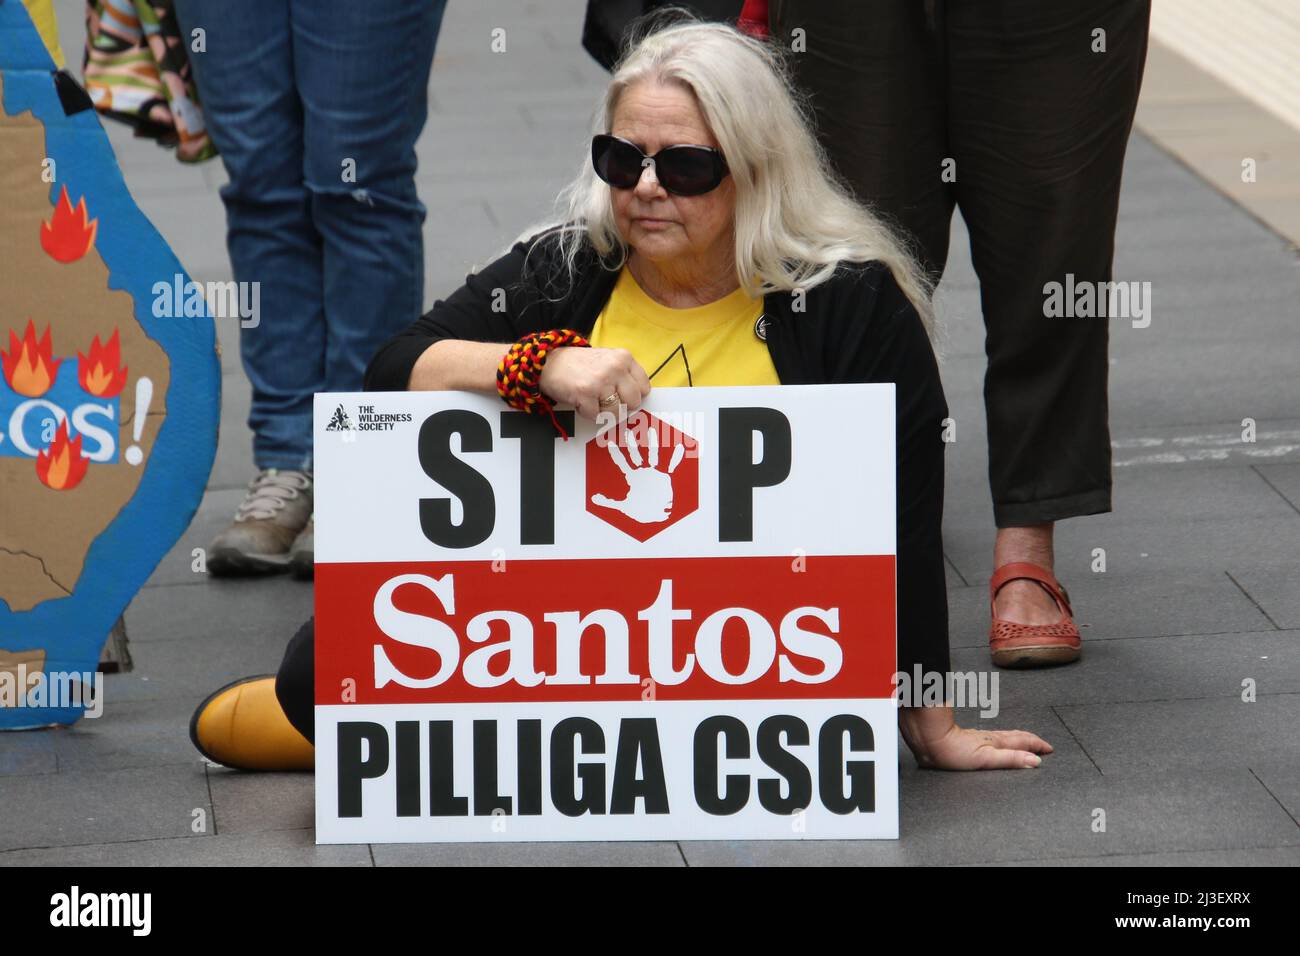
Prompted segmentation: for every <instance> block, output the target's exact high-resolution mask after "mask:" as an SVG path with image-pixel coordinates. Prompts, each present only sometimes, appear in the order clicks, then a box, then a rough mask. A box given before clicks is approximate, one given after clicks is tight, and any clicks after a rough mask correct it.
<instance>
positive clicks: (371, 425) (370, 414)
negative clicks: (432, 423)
mask: <svg viewBox="0 0 1300 956" xmlns="http://www.w3.org/2000/svg"><path fill="white" fill-rule="evenodd" d="M409 421H411V413H410V412H377V411H375V406H373V405H358V406H357V411H356V422H355V424H354V423H353V419H352V416H350V415H349V414H348V410H347V409H346V408H344V407H343V405H342V404H341V403H340V404H339V405H338V407H336V408H335V409H334V414H333V416H332V417H331V418H330V420H329V424H328V425H326V426H325V430H326V431H327V432H391V431H392V430H393V426H394V425H397V424H400V423H402V422H409Z"/></svg>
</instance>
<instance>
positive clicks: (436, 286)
mask: <svg viewBox="0 0 1300 956" xmlns="http://www.w3.org/2000/svg"><path fill="white" fill-rule="evenodd" d="M58 6H59V12H60V17H61V21H62V25H63V41H64V44H65V46H66V48H67V49H68V50H69V51H71V52H72V57H71V58H72V59H73V60H74V61H78V62H79V59H80V57H79V55H78V54H77V50H78V45H79V43H80V41H81V36H82V34H81V28H80V25H79V23H78V17H79V15H80V10H81V4H80V2H79V0H59V3H58ZM583 6H584V4H583V3H582V2H581V0H548V2H547V3H544V4H543V3H538V2H522V0H517V2H505V0H490V2H486V0H475V2H473V3H463V2H459V0H452V2H451V4H450V5H449V8H448V12H447V18H446V21H445V24H444V27H443V31H442V37H441V41H440V45H439V50H438V54H437V58H436V61H435V66H434V70H433V78H432V85H431V90H432V99H431V113H430V117H429V123H428V127H427V129H426V131H425V133H424V136H423V137H422V138H421V141H420V163H421V165H420V171H419V177H418V178H419V183H420V188H421V192H422V196H423V198H424V201H425V202H426V204H427V205H428V207H429V218H428V224H427V227H426V258H427V290H426V293H427V295H426V298H427V300H428V301H432V299H433V298H434V297H438V296H442V295H445V294H447V293H448V292H450V291H452V290H453V289H455V288H456V287H457V286H458V285H459V284H460V283H461V282H462V281H463V279H464V276H465V273H466V272H467V271H468V270H469V269H470V268H471V267H472V266H474V265H475V264H480V263H483V262H486V261H488V260H489V259H490V258H492V257H493V256H494V255H495V254H496V252H497V251H498V250H500V249H501V248H502V247H504V246H505V245H506V244H507V243H508V242H509V241H510V240H512V239H513V238H514V237H515V236H516V235H518V234H519V233H520V232H521V231H523V229H524V228H525V227H526V226H527V225H529V224H530V223H532V222H534V221H535V220H537V219H538V218H539V217H540V216H542V215H543V214H544V212H545V211H546V208H547V203H548V201H549V199H550V198H551V197H552V196H553V195H554V193H555V192H556V191H557V190H558V189H559V188H560V187H561V186H562V185H563V183H564V182H565V181H567V179H568V178H569V176H570V175H571V174H572V173H573V172H574V171H575V170H576V168H577V166H578V164H579V163H581V162H582V161H583V159H584V155H585V152H584V149H585V147H584V143H585V138H586V136H587V135H588V130H589V127H588V123H589V118H590V115H591V113H592V110H593V107H594V105H595V102H596V98H597V96H598V94H599V91H600V90H601V88H602V83H603V79H604V74H603V72H602V71H601V70H600V69H599V68H598V67H596V65H595V64H594V63H592V62H591V61H590V59H589V58H588V57H587V56H586V54H585V53H584V52H583V51H582V50H581V49H580V47H579V45H578V37H579V33H580V25H581V14H582V8H583ZM494 27H504V28H505V29H506V31H507V37H508V46H507V52H506V53H504V54H495V53H492V52H491V51H490V48H489V38H490V37H489V31H490V30H491V29H492V28H494ZM109 132H110V135H111V137H112V139H113V142H114V146H115V148H116V150H117V154H118V158H119V161H120V163H121V165H122V168H123V172H124V174H125V176H126V180H127V182H128V184H129V186H130V187H131V190H132V192H133V194H134V195H135V197H136V200H137V202H138V203H139V204H140V205H141V207H142V208H143V209H144V211H145V212H146V214H148V215H149V217H150V218H151V219H152V220H153V222H154V223H155V224H156V225H157V227H158V228H159V230H160V231H161V232H162V234H163V235H164V236H165V237H166V239H167V240H168V241H169V242H170V243H171V245H172V248H173V249H174V250H175V251H176V253H177V254H178V256H179V257H180V259H181V260H182V262H184V263H185V265H186V266H187V268H188V269H189V270H190V271H191V273H193V275H194V276H195V277H196V278H198V279H201V280H207V279H222V278H228V277H229V275H230V270H229V263H228V261H227V259H226V254H225V249H224V215H223V212H222V208H221V203H220V200H219V198H218V196H217V194H216V191H215V189H216V187H217V186H218V185H219V184H220V181H221V178H222V177H221V175H220V172H219V169H218V167H217V166H216V165H215V164H209V165H208V166H206V167H202V168H197V169H195V168H187V167H183V166H180V165H179V164H177V163H176V162H175V160H174V159H173V158H172V156H171V155H170V154H169V153H167V152H164V151H162V150H159V149H157V148H155V147H154V146H152V145H151V144H149V143H146V142H142V141H137V140H133V139H132V138H131V136H130V135H129V133H128V132H127V131H125V130H124V129H122V128H120V127H117V126H110V128H109ZM1225 135H1230V134H1225ZM954 229H955V234H954V241H953V245H952V249H953V253H952V259H951V261H950V263H949V269H948V273H947V276H946V278H945V280H944V282H943V285H942V287H941V289H940V295H939V312H940V316H941V325H942V333H943V352H944V354H943V374H944V380H945V385H946V388H947V391H948V398H949V403H950V406H951V408H952V409H953V414H954V417H955V418H956V422H957V440H956V441H955V443H954V444H953V445H952V446H951V448H950V453H949V459H948V465H949V476H948V488H949V496H948V504H947V514H946V521H945V525H946V526H945V536H946V549H947V553H948V557H949V561H950V572H951V573H950V576H949V586H950V595H949V596H950V601H951V605H952V645H953V648H954V651H953V660H954V666H955V667H957V668H959V669H979V670H985V669H988V668H989V666H990V665H989V661H988V653H987V632H988V603H987V590H986V583H987V580H988V577H989V575H990V572H991V567H990V560H991V549H992V540H993V527H992V509H991V505H990V503H989V500H988V490H987V485H986V473H985V469H986V464H987V462H986V456H985V431H984V420H983V410H982V404H981V378H982V375H983V369H984V357H983V350H982V326H981V323H980V314H979V296H978V288H977V285H976V282H975V277H974V274H973V271H972V268H971V265H970V261H969V257H968V255H967V253H966V236H965V232H964V229H963V228H962V226H961V224H960V222H958V223H957V224H956V225H955V227H954ZM1116 272H1117V274H1116V278H1117V279H1122V280H1133V281H1139V282H1150V283H1151V289H1152V312H1151V322H1150V325H1149V327H1146V328H1134V327H1133V326H1132V324H1131V323H1129V322H1127V321H1123V320H1111V322H1112V324H1111V331H1112V343H1113V344H1112V359H1111V403H1112V405H1111V407H1112V421H1113V426H1114V439H1115V444H1116V447H1115V465H1116V467H1115V480H1116V493H1115V510H1114V513H1112V514H1109V515H1105V516H1098V517H1095V518H1088V519H1078V520H1075V521H1070V522H1066V523H1064V524H1063V525H1062V526H1061V527H1060V529H1059V534H1058V545H1057V554H1058V573H1059V575H1060V576H1061V577H1062V579H1063V580H1064V581H1065V582H1066V583H1067V584H1068V586H1069V587H1070V589H1071V592H1072V595H1073V597H1074V598H1075V601H1076V603H1077V610H1078V614H1079V622H1080V624H1081V625H1082V627H1083V629H1084V630H1083V633H1084V639H1085V645H1086V646H1085V654H1084V659H1083V661H1082V663H1081V664H1078V665H1075V666H1072V667H1069V668H1065V669H1059V670H1052V671H1043V672H1029V673H1021V672H1001V673H1000V681H1001V699H1002V711H1001V713H1000V714H999V715H998V717H997V718H995V719H993V720H989V721H980V720H979V718H978V717H977V716H976V715H975V714H974V713H973V712H965V713H963V714H961V715H960V718H959V719H961V720H963V721H969V722H971V723H982V724H986V725H989V726H991V727H993V728H1010V727H1023V728H1027V729H1031V730H1034V731H1036V732H1038V733H1039V734H1041V735H1042V736H1044V737H1046V738H1047V739H1048V740H1050V741H1051V742H1052V743H1053V744H1054V745H1055V746H1056V753H1055V754H1054V755H1053V756H1051V757H1049V758H1048V759H1047V760H1046V761H1045V762H1044V764H1043V766H1042V767H1041V768H1040V769H1038V770H1036V771H1033V772H1019V773H1008V772H1000V773H974V774H942V773H929V772H921V771H918V770H917V769H916V768H915V766H914V764H913V762H912V760H911V757H910V755H906V753H905V749H904V757H903V759H902V764H901V774H902V839H901V840H900V841H898V842H896V843H895V842H889V843H803V844H795V843H766V844H758V843H729V844H715V843H708V844H701V843H681V844H624V845H608V844H587V845H516V846H511V845H492V846H479V845H470V846H446V845H430V846H402V847H391V846H390V847H384V846H375V847H373V848H367V847H320V848H317V847H315V846H313V845H312V834H311V825H312V811H311V778H310V776H309V775H301V774H299V775H292V774H291V775H242V774H236V773H232V772H229V771H226V770H222V769H218V768H214V767H210V766H206V765H205V764H204V762H203V761H202V760H201V759H200V758H199V757H198V755H197V754H196V753H195V752H194V751H193V749H192V748H191V746H190V744H189V741H188V737H187V729H186V724H187V720H188V717H189V714H190V711H191V710H192V708H193V706H194V704H195V703H196V702H197V701H198V700H199V699H200V698H201V697H203V696H204V695H205V694H206V693H208V692H209V691H210V690H212V689H213V688H215V687H217V686H219V685H221V684H222V683H225V682H227V681H229V680H232V679H234V678H236V677H239V676H243V675H246V674H250V673H258V672H269V671H272V670H274V669H275V667H276V665H277V664H278V662H279V659H280V655H281V653H282V651H283V648H284V644H285V642H286V641H287V639H288V638H289V636H290V635H291V634H292V632H293V630H294V628H295V627H296V626H297V625H298V624H299V623H300V622H301V621H302V620H303V619H304V618H305V617H306V616H307V615H308V614H309V613H310V609H311V600H312V599H311V585H310V584H303V583H300V582H296V581H293V580H290V579H288V578H282V579H272V580H260V581H252V582H240V581H235V582H229V581H215V580H211V579H209V578H208V577H207V576H206V575H204V574H202V573H196V572H195V571H194V570H193V568H192V560H193V558H192V553H193V549H195V548H202V547H205V546H206V545H207V544H208V542H209V541H210V539H211V537H212V535H213V534H214V533H215V531H216V530H217V529H218V528H219V527H221V526H222V524H223V523H224V522H225V521H226V520H228V518H229V516H230V514H231V512H232V509H233V507H234V505H235V504H236V502H237V501H238V500H239V497H240V489H241V488H242V487H243V485H244V484H245V482H246V481H247V480H248V478H249V476H250V474H251V456H250V441H251V436H250V433H249V431H248V428H247V426H246V425H245V421H244V420H245V417H246V415H247V410H248V385H247V381H246V379H245V378H244V376H243V373H242V371H241V369H240V367H239V362H238V349H237V341H236V332H237V329H236V328H235V326H234V323H233V321H232V320H222V322H221V338H222V341H223V343H224V345H225V355H224V358H223V369H224V373H225V374H224V376H223V388H224V391H223V399H222V404H223V408H222V411H223V423H222V427H221V438H220V451H219V455H218V461H217V464H216V467H215V468H214V471H213V473H212V476H211V481H210V485H209V490H208V493H207V495H206V497H205V499H204V501H203V505H202V507H201V509H200V511H199V513H198V515H197V516H196V518H195V520H194V522H193V524H192V525H191V526H190V528H189V530H188V531H187V532H186V533H185V534H184V536H183V537H182V539H181V540H180V542H178V544H177V545H176V547H175V548H174V549H173V551H172V552H171V553H170V554H169V555H168V556H167V557H166V558H165V559H164V561H163V562H162V564H161V565H160V566H159V568H158V570H157V572H156V573H155V574H154V576H153V578H152V580H151V581H150V582H149V585H148V586H147V587H146V588H145V589H144V590H143V591H142V592H141V594H140V595H139V596H138V597H137V598H136V600H135V601H134V603H133V604H132V605H131V607H130V609H129V610H128V612H127V615H126V620H127V625H128V630H129V634H130V639H131V646H132V650H133V653H134V656H135V662H136V666H135V669H134V671H133V672H131V673H130V674H126V675H121V676H116V677H110V678H109V679H108V687H107V698H106V699H107V705H106V706H107V712H106V715H105V716H104V717H103V718H102V719H100V720H94V721H83V722H81V723H80V724H79V725H77V726H75V727H73V728H71V729H66V730H56V731H45V732H37V733H29V734H10V735H5V736H4V737H3V738H0V806H3V808H4V813H3V814H0V865H6V864H9V865H13V864H59V863H62V864H92V863H93V864H110V865H148V864H160V863H186V864H224V863H256V864H276V863H292V864H341V865H342V864H360V865H374V864H377V865H386V864H394V865H397V864H434V863H457V864H496V863H520V864H535V863H541V864H624V865H635V866H650V865H668V866H672V865H683V864H729V863H741V864H745V863H775V864H791V865H802V864H820V863H865V864H872V863H902V864H934V863H954V864H969V863H981V862H986V863H1028V862H1032V863H1048V864H1053V865H1060V864H1070V865H1093V864H1106V863H1127V864H1133V863H1137V864H1150V865H1202V864H1214V863H1220V864H1232V865H1256V864H1258V865H1286V864H1290V865H1295V864H1297V863H1300V825H1298V823H1297V819H1298V818H1300V735H1297V734H1296V728H1297V726H1300V643H1298V642H1300V597H1297V593H1298V590H1297V583H1296V582H1297V579H1298V578H1300V374H1297V371H1298V369H1300V326H1298V324H1297V323H1298V320H1300V306H1298V305H1297V303H1298V302H1300V287H1298V285H1300V284H1298V282H1297V262H1296V251H1295V249H1294V248H1293V247H1291V246H1290V245H1289V244H1288V243H1287V242H1286V241H1285V240H1283V239H1282V238H1280V237H1279V236H1278V235H1276V234H1274V233H1273V232H1271V231H1269V230H1268V229H1267V228H1266V227H1264V226H1263V225H1261V224H1260V222H1259V221H1257V220H1256V219H1255V218H1253V217H1252V216H1251V215H1249V214H1248V213H1246V212H1245V211H1243V210H1242V209H1241V208H1240V207H1238V206H1237V205H1235V204H1234V203H1233V202H1231V201H1230V200H1229V199H1227V198H1225V197H1224V196H1222V195H1221V194H1219V193H1218V192H1216V191H1215V190H1214V189H1212V188H1210V187H1209V186H1207V185H1206V184H1205V183H1204V182H1202V181H1201V180H1200V179H1198V178H1197V177H1196V176H1195V175H1194V174H1193V173H1192V172H1191V171H1189V170H1188V169H1187V168H1186V167H1184V166H1183V165H1182V164H1181V163H1180V162H1178V161H1177V160H1176V159H1174V158H1172V157H1171V156H1170V155H1168V154H1167V153H1165V152H1164V151H1162V150H1161V149H1159V148H1157V147H1156V146H1154V145H1153V144H1152V143H1151V142H1150V141H1148V140H1147V139H1145V138H1143V137H1142V136H1141V135H1135V136H1134V139H1133V142H1132V145H1131V148H1130V152H1129V158H1128V164H1127V167H1126V170H1125V185H1124V194H1123V202H1122V205H1121V217H1120V228H1119V234H1118V240H1117V252H1116ZM1063 321H1071V320H1063ZM1073 321H1082V320H1073ZM1247 418H1249V419H1253V420H1254V422H1255V423H1256V437H1257V440H1256V441H1255V442H1253V443H1244V442H1242V440H1241V435H1242V429H1243V425H1242V422H1243V419H1247ZM1061 427H1062V428H1069V427H1070V423H1069V422H1062V423H1061ZM1098 549H1102V550H1104V554H1105V570H1104V572H1101V571H1097V570H1095V568H1096V567H1097V555H1098V553H1099V552H1098ZM1245 681H1253V682H1254V684H1255V686H1256V687H1257V697H1256V699H1255V700H1254V702H1249V703H1248V702H1245V701H1243V699H1242V693H1243V682H1245ZM900 749H903V748H902V745H901V742H900ZM1099 809H1100V810H1104V811H1105V817H1106V823H1107V826H1106V830H1105V832H1095V830H1094V826H1093V822H1094V820H1095V819H1096V811H1097V810H1099ZM200 817H201V818H202V819H203V821H204V825H203V827H202V828H201V830H198V831H197V832H196V827H195V823H194V821H195V820H196V819H199V818H200Z"/></svg>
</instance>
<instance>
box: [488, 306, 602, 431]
mask: <svg viewBox="0 0 1300 956" xmlns="http://www.w3.org/2000/svg"><path fill="white" fill-rule="evenodd" d="M566 346H569V347H573V348H590V347H591V343H590V342H588V341H587V340H586V339H585V338H583V337H582V336H581V335H579V334H578V333H577V332H575V331H573V329H552V330H551V331H549V332H533V333H530V334H529V335H525V336H524V337H523V338H521V339H520V340H519V341H518V342H516V343H515V344H514V345H512V346H510V348H509V350H508V351H507V352H506V354H505V355H503V356H502V357H501V364H500V365H498V366H497V393H498V394H500V396H501V400H502V401H504V402H505V403H506V404H507V405H509V406H510V407H511V408H517V409H519V410H520V411H521V412H531V413H534V414H538V415H540V414H541V413H542V412H546V414H548V415H550V416H551V424H552V425H554V426H555V430H556V431H558V432H559V433H560V434H561V435H562V436H563V437H564V440H565V441H568V440H569V433H568V432H566V431H565V430H564V426H563V425H561V424H560V423H559V421H557V420H556V418H555V411H554V408H555V405H554V403H553V402H552V401H551V400H550V399H549V398H547V397H546V396H545V395H543V394H542V390H541V381H542V366H544V365H545V364H546V357H547V356H548V355H549V354H550V353H551V352H552V351H553V350H554V349H558V348H564V347H566Z"/></svg>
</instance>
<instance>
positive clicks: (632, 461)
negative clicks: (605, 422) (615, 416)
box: [586, 411, 700, 541]
mask: <svg viewBox="0 0 1300 956" xmlns="http://www.w3.org/2000/svg"><path fill="white" fill-rule="evenodd" d="M586 499H587V510H588V511H590V512H591V513H592V514H593V515H595V516H596V517H597V518H600V519H601V520H602V521H606V522H608V523H609V524H612V525H613V526H614V527H615V528H618V529H619V530H620V531H622V532H624V533H626V534H629V535H631V536H632V537H634V538H636V539H637V540H638V541H648V540H649V539H650V538H652V537H654V536H655V535H656V534H658V533H659V532H660V531H663V530H664V529H665V528H667V527H669V526H670V525H673V524H676V523H677V522H678V521H680V520H681V519H682V518H685V517H686V516H687V515H688V514H690V513H691V512H692V511H695V510H696V509H697V508H699V506H700V454H699V443H698V442H696V440H695V439H694V438H693V437H692V436H690V435H688V434H686V432H684V431H682V430H681V429H679V428H675V427H673V426H672V425H669V424H668V423H667V422H665V421H663V420H662V419H660V418H656V417H655V416H654V415H651V414H650V413H649V412H645V411H640V412H636V413H635V414H633V415H630V416H628V418H627V420H626V421H624V422H622V423H620V424H618V425H612V426H610V427H609V428H607V429H605V430H604V431H603V432H601V433H600V434H599V435H597V436H596V437H595V438H593V439H591V440H590V441H588V442H587V494H586Z"/></svg>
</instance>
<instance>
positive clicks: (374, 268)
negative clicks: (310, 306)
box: [292, 0, 445, 391]
mask: <svg viewBox="0 0 1300 956" xmlns="http://www.w3.org/2000/svg"><path fill="white" fill-rule="evenodd" d="M444 6H445V2H444V0H369V2H367V3H364V4H358V3H355V2H353V0H311V2H301V0H294V2H293V4H292V9H293V14H292V21H293V24H292V25H293V44H294V69H295V75H296V77H297V83H298V88H299V90H300V92H301V95H302V100H303V108H304V113H305V125H306V154H305V159H304V165H303V176H304V179H305V181H306V185H307V189H308V191H309V193H310V196H311V214H312V221H313V222H314V223H315V225H316V229H317V230H318V231H319V233H320V236H321V240H322V243H323V246H322V252H323V257H324V289H325V319H326V325H327V327H328V338H327V342H326V350H325V383H324V384H325V388H326V390H329V391H356V390H360V388H361V386H362V376H363V374H364V372H365V368H366V365H367V364H368V363H369V361H370V358H371V356H372V355H373V354H374V353H375V352H376V351H378V349H379V347H380V346H381V345H382V344H383V343H384V342H385V341H387V340H388V339H389V338H390V337H391V336H393V335H395V334H396V333H397V332H400V331H401V330H402V329H404V328H406V327H407V326H408V325H410V323H411V322H413V321H415V319H416V318H418V317H419V315H420V312H421V305H422V302H423V298H424V246H423V239H422V236H421V228H422V225H423V222H424V213H425V210H424V206H423V205H422V204H421V202H420V200H419V198H418V196H417V195H416V189H415V178H414V177H415V167H416V157H415V141H416V139H417V137H418V136H419V135H420V130H421V129H423V127H424V122H425V117H426V113H427V88H428V83H429V69H430V65H431V63H432V60H433V51H434V46H435V44H436V41H437V36H438V29H439V26H440V23H441V20H442V13H443V8H444Z"/></svg>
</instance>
